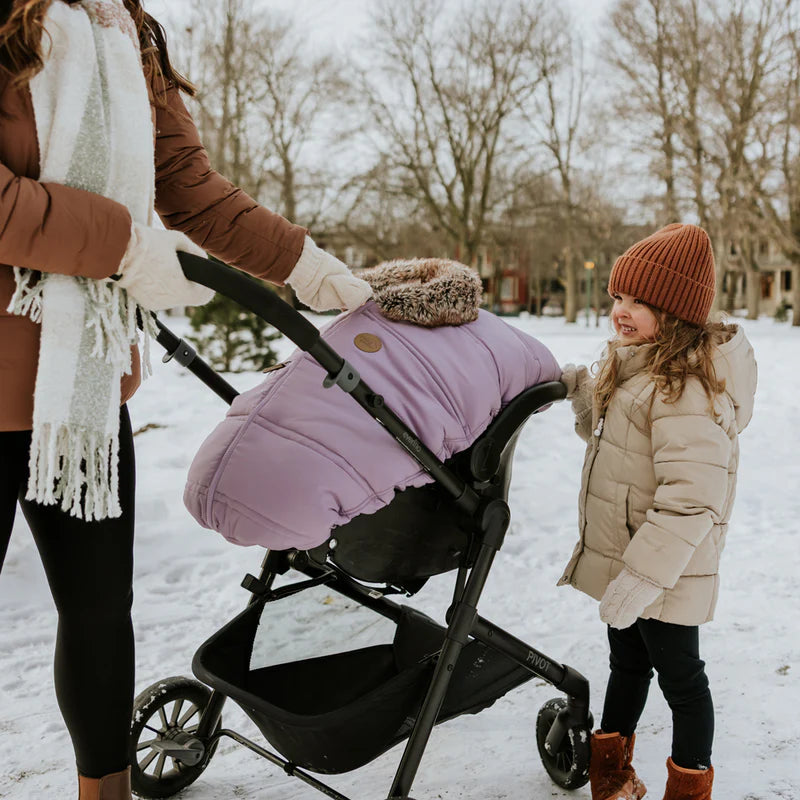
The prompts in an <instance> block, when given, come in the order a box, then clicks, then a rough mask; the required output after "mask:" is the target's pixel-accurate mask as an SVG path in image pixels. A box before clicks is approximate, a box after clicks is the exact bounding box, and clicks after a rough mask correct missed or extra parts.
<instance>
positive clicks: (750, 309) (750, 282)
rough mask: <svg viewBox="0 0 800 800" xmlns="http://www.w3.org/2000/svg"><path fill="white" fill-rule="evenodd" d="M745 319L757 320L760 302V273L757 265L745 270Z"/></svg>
mask: <svg viewBox="0 0 800 800" xmlns="http://www.w3.org/2000/svg"><path fill="white" fill-rule="evenodd" d="M746 277H747V319H758V312H759V305H760V302H761V272H760V271H759V269H758V265H757V264H752V265H751V266H750V268H749V269H748V270H747V275H746Z"/></svg>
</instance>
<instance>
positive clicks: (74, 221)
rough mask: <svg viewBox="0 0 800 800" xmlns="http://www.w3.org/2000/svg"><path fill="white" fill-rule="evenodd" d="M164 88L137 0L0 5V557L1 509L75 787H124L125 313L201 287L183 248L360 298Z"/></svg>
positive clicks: (326, 303) (127, 613) (317, 295)
mask: <svg viewBox="0 0 800 800" xmlns="http://www.w3.org/2000/svg"><path fill="white" fill-rule="evenodd" d="M181 90H183V91H184V92H188V93H191V91H192V87H191V85H190V84H189V83H187V82H186V81H185V80H184V79H183V78H181V76H180V75H178V74H177V73H176V72H175V71H174V70H173V69H172V67H171V65H170V62H169V59H168V57H167V50H166V46H165V42H164V34H163V30H162V29H161V27H160V26H159V25H158V23H157V22H156V21H155V20H154V19H153V18H152V17H150V16H149V15H147V14H146V13H145V12H144V10H143V8H142V6H141V3H140V2H139V0H13V2H10V0H7V1H6V2H3V3H2V4H0V120H2V124H0V234H1V235H0V454H2V457H0V567H2V562H3V558H4V556H5V552H6V547H7V545H8V541H9V537H10V536H11V530H12V526H13V522H14V515H15V512H16V507H17V505H18V504H19V505H20V507H21V509H22V512H23V513H24V515H25V518H26V520H27V522H28V524H29V526H30V528H31V531H32V533H33V537H34V540H35V542H36V546H37V548H38V550H39V553H40V555H41V558H42V561H43V564H44V568H45V571H46V573H47V580H48V582H49V585H50V589H51V592H52V594H53V599H54V601H55V605H56V608H57V610H58V633H57V638H56V654H55V687H56V695H57V698H58V703H59V706H60V709H61V712H62V714H63V716H64V720H65V722H66V725H67V728H68V729H69V733H70V736H71V738H72V743H73V746H74V749H75V758H76V761H77V766H78V771H79V773H80V777H79V781H78V783H79V793H80V798H81V800H130V797H131V790H130V779H129V772H128V769H127V767H128V764H129V760H128V759H129V753H128V733H129V729H130V721H131V713H132V706H133V685H134V649H133V630H132V627H131V599H132V588H131V581H132V572H133V521H134V457H133V437H132V433H131V426H130V421H129V418H128V413H127V408H126V405H125V402H126V401H127V400H128V399H129V398H130V397H131V395H132V394H133V392H134V391H135V389H136V387H137V385H138V382H139V361H138V355H137V353H136V351H135V349H134V350H133V352H132V350H131V345H132V344H133V343H134V342H135V340H136V315H137V314H138V313H139V311H140V310H144V311H148V310H158V309H164V308H170V307H172V306H185V305H196V304H200V303H204V302H207V301H208V300H209V299H210V297H211V295H212V294H213V293H212V292H210V291H209V290H208V289H206V288H205V287H203V286H199V285H198V284H195V283H191V282H190V281H187V280H186V278H185V277H184V275H183V272H182V271H181V269H180V265H179V262H178V258H177V255H176V253H177V251H181V250H183V251H189V252H195V253H200V254H202V253H203V252H204V251H205V252H209V253H211V254H213V255H215V256H217V257H218V258H220V259H222V260H223V261H226V262H228V263H230V264H233V265H234V266H236V267H239V268H241V269H243V270H246V271H248V272H250V273H252V274H254V275H256V276H258V277H260V278H264V279H267V280H270V281H272V282H274V283H283V282H284V281H286V282H290V283H291V284H292V286H293V287H294V289H295V291H296V292H297V295H298V297H299V298H300V299H301V300H302V301H303V302H305V303H306V304H307V305H310V306H312V307H313V308H316V309H317V310H322V309H325V308H342V307H355V306H358V305H360V304H361V303H363V302H364V301H365V300H366V299H367V298H368V297H369V295H370V294H371V289H370V287H369V286H368V285H367V284H366V283H365V282H364V281H361V280H360V279H358V278H355V277H354V276H353V275H352V274H351V273H350V271H349V270H348V269H347V267H346V266H345V265H344V264H342V263H341V262H340V261H338V260H337V259H335V258H333V256H331V255H328V254H327V253H325V252H324V251H322V250H320V249H319V248H318V247H316V245H315V244H314V242H313V241H312V240H311V239H310V238H309V237H308V236H307V234H306V231H305V230H304V229H303V228H301V227H299V226H297V225H293V224H291V223H290V222H288V221H287V220H285V219H283V218H282V217H280V216H278V215H277V214H274V213H272V212H271V211H269V210H267V209H266V208H263V207H262V206H260V205H258V203H256V202H254V201H253V200H252V199H251V198H249V197H248V196H247V195H246V194H244V192H242V191H241V190H240V189H237V188H236V187H235V186H233V185H231V184H230V183H229V182H228V181H226V180H225V179H224V178H223V177H222V176H221V175H219V174H218V173H216V172H215V171H214V170H213V169H211V166H210V164H209V162H208V157H207V155H206V152H205V150H204V149H203V147H202V145H201V143H200V141H199V139H198V136H197V131H196V129H195V127H194V124H193V122H192V119H191V117H190V116H189V114H188V113H187V111H186V108H185V107H184V105H183V100H182V99H181ZM154 212H155V213H157V214H158V215H159V216H160V217H161V220H162V221H163V223H164V224H165V225H166V227H167V228H170V229H174V230H163V229H160V228H156V227H153V224H152V223H153V221H154ZM198 246H202V249H200V247H198ZM15 268H16V269H15ZM144 317H145V318H148V315H147V314H145V315H144ZM29 465H30V468H29ZM6 738H8V737H6ZM7 746H8V745H7Z"/></svg>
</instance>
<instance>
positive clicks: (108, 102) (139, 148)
mask: <svg viewBox="0 0 800 800" xmlns="http://www.w3.org/2000/svg"><path fill="white" fill-rule="evenodd" d="M44 26H45V30H46V34H45V35H44V37H43V40H42V46H43V49H44V51H45V65H44V68H43V69H42V70H41V71H40V72H39V73H38V74H37V75H36V76H35V77H33V78H32V79H31V81H30V92H31V98H32V100H33V110H34V115H35V118H36V134H37V137H38V141H39V153H40V175H39V180H40V181H41V182H52V183H59V184H63V185H66V186H73V187H76V188H80V189H85V190H86V191H90V192H94V193H96V194H101V195H103V196H104V197H108V198H111V199H113V200H116V201H117V202H119V203H122V204H123V205H125V206H126V207H127V208H128V210H129V211H130V213H131V216H132V218H133V220H134V222H138V223H142V224H149V223H150V222H151V220H152V212H153V198H154V193H155V190H154V186H155V176H154V153H153V146H154V145H153V126H152V120H151V114H150V104H149V100H148V95H147V86H146V83H145V78H144V74H143V72H142V61H141V55H140V51H139V40H138V37H137V34H136V27H135V24H134V22H133V20H132V19H131V16H130V14H129V13H128V12H127V10H126V9H125V7H124V6H123V4H122V1H121V0H82V2H80V3H78V4H76V5H67V4H66V3H64V2H61V0H53V2H52V3H51V5H50V8H49V9H48V12H47V16H46V19H45V23H44ZM115 266H116V265H115V264H110V265H109V268H110V269H113V268H114V267H115ZM14 272H15V277H16V283H17V288H16V292H15V293H14V296H13V298H12V300H11V304H10V305H9V309H8V310H9V311H10V312H13V313H16V314H22V315H30V317H31V319H33V320H34V321H37V322H41V328H42V330H41V344H40V346H39V366H38V372H37V375H36V389H35V392H34V407H33V432H32V441H31V451H30V479H29V483H28V492H27V495H26V497H27V499H29V500H34V501H36V502H38V503H42V504H45V505H53V504H56V503H59V502H60V504H61V508H62V509H63V510H64V511H69V513H70V514H72V515H73V516H76V517H80V518H83V519H86V520H96V519H104V518H106V517H118V516H120V514H121V509H120V505H119V486H118V474H117V464H118V460H119V407H120V399H121V398H120V380H121V378H122V375H123V374H125V373H130V371H131V352H130V348H131V345H132V344H134V343H136V342H137V341H138V338H139V336H138V330H137V326H136V312H137V305H136V303H135V302H133V301H132V300H130V299H129V298H128V296H127V294H126V293H125V291H124V290H122V289H120V288H119V287H118V286H116V284H114V283H113V282H108V281H100V280H93V279H91V278H83V277H72V276H69V275H61V274H57V273H41V274H40V273H38V272H35V271H32V270H28V269H20V268H17V269H15V271H14ZM142 316H143V319H144V320H145V321H146V323H147V327H148V330H149V332H151V333H152V325H153V323H152V317H151V316H150V314H148V313H146V312H143V314H142ZM144 342H145V352H144V359H143V361H144V367H145V370H147V369H148V368H149V364H148V348H147V343H148V337H147V336H145V337H144Z"/></svg>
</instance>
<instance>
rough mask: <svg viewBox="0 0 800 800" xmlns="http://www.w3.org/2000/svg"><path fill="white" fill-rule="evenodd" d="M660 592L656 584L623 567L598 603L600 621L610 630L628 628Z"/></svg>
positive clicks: (660, 589)
mask: <svg viewBox="0 0 800 800" xmlns="http://www.w3.org/2000/svg"><path fill="white" fill-rule="evenodd" d="M662 591H663V589H662V588H661V587H660V586H659V585H658V584H656V583H653V582H652V581H651V580H648V579H647V578H643V577H642V576H641V575H637V574H636V573H635V572H631V570H629V569H628V568H627V567H623V569H622V572H620V573H619V575H617V577H616V578H614V580H613V581H611V583H609V584H608V588H607V589H606V591H605V594H604V595H603V599H602V600H601V601H600V619H601V620H603V622H605V623H606V624H607V625H610V626H611V627H612V628H619V629H620V630H621V629H623V628H630V626H631V625H633V623H634V622H636V620H637V619H639V617H640V615H641V614H642V612H643V611H644V610H645V609H646V608H647V607H648V606H649V605H650V604H651V603H652V602H654V601H655V599H656V598H657V597H658V596H659V595H660V594H661V592H662Z"/></svg>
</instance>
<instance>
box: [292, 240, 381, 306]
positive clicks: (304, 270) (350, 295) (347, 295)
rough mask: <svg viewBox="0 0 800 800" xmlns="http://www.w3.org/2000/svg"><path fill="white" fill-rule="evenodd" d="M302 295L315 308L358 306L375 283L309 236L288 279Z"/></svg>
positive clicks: (364, 301)
mask: <svg viewBox="0 0 800 800" xmlns="http://www.w3.org/2000/svg"><path fill="white" fill-rule="evenodd" d="M286 283H288V284H291V286H292V288H293V289H294V291H295V293H296V294H297V297H298V299H299V300H300V301H301V302H302V303H305V304H306V305H307V306H308V307H309V308H313V309H314V311H328V310H330V309H332V308H344V309H350V308H357V307H358V306H360V305H362V304H363V303H366V302H367V300H369V298H370V297H372V287H371V286H370V285H369V284H368V283H367V282H366V281H362V280H361V278H356V276H355V275H353V273H352V272H350V270H349V269H348V268H347V266H346V265H345V264H343V263H342V262H341V261H339V259H338V258H334V257H333V256H332V255H331V254H330V253H326V252H325V251H324V250H322V249H321V248H319V247H317V245H316V244H314V240H313V239H312V238H311V237H310V236H306V239H305V244H304V245H303V252H302V253H301V254H300V258H299V259H298V261H297V264H295V267H294V269H293V270H292V272H291V273H290V275H289V277H288V278H287V279H286Z"/></svg>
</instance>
